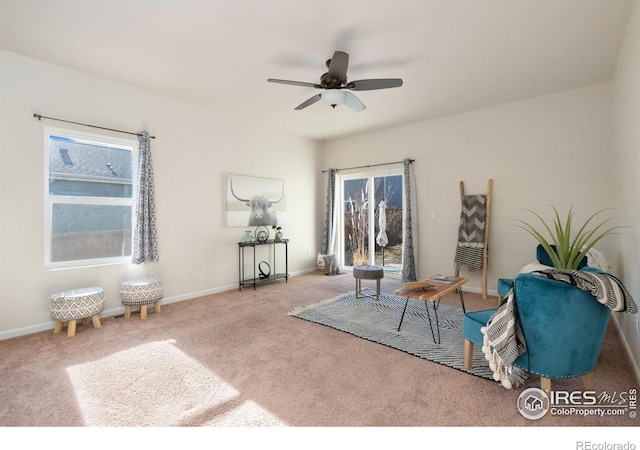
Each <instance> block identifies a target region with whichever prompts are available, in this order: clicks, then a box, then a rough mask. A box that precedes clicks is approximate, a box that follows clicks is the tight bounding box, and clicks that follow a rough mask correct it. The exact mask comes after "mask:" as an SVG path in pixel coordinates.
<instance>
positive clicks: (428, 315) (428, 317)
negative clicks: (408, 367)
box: [424, 302, 440, 344]
mask: <svg viewBox="0 0 640 450" xmlns="http://www.w3.org/2000/svg"><path fill="white" fill-rule="evenodd" d="M424 307H425V308H426V310H427V319H429V328H431V337H432V338H433V342H434V343H435V344H439V343H440V342H436V335H435V334H434V333H433V324H432V323H431V314H430V313H429V305H427V302H424ZM434 307H435V303H434ZM434 312H435V308H434ZM436 326H438V313H437V312H436ZM439 340H440V329H439V328H438V341H439Z"/></svg>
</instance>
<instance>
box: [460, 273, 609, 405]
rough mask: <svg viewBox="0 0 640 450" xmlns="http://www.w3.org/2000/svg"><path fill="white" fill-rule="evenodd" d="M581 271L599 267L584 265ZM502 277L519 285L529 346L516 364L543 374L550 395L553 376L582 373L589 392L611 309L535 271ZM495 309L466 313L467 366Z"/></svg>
mask: <svg viewBox="0 0 640 450" xmlns="http://www.w3.org/2000/svg"><path fill="white" fill-rule="evenodd" d="M581 270H584V271H592V270H594V269H590V268H588V267H584V266H583V268H582V269H581ZM502 281H503V286H502V288H503V289H505V288H510V287H511V286H513V289H514V295H515V306H516V314H517V317H518V320H519V322H520V325H521V328H522V332H523V335H524V341H525V343H526V347H527V350H526V352H525V353H523V354H522V355H520V356H519V357H518V358H517V359H516V360H515V362H514V363H513V365H514V366H516V367H519V368H521V369H523V370H525V371H526V372H528V373H529V374H534V375H539V376H540V377H541V382H540V384H541V389H542V390H544V391H545V392H547V394H548V393H549V392H550V391H551V380H552V379H559V378H573V377H578V376H582V377H583V381H584V385H585V388H586V389H587V390H593V381H592V377H591V372H592V371H593V370H594V368H595V367H596V363H597V361H598V356H599V354H600V349H601V347H602V342H603V340H604V335H605V332H606V329H607V325H608V322H609V317H610V315H611V309H610V308H608V307H607V306H605V305H603V304H601V303H600V302H598V300H597V299H596V298H595V297H594V296H593V295H592V294H591V292H589V291H585V290H582V289H580V288H578V287H576V286H573V285H572V284H570V283H566V282H564V281H559V280H554V279H549V278H545V277H543V276H540V275H536V274H532V273H521V274H518V275H517V276H516V277H515V278H514V279H513V280H502ZM499 289H500V287H499ZM507 291H508V289H507ZM500 294H501V295H506V294H507V292H501V293H500ZM495 312H496V310H495V309H490V310H484V311H474V312H467V313H466V314H465V316H464V319H463V330H462V333H463V336H464V338H465V349H464V361H465V367H466V368H467V369H470V368H471V360H472V354H473V346H474V344H475V345H479V346H482V345H483V334H482V332H481V328H482V327H484V326H485V325H486V324H487V322H488V321H489V319H490V318H491V316H493V314H494V313H495Z"/></svg>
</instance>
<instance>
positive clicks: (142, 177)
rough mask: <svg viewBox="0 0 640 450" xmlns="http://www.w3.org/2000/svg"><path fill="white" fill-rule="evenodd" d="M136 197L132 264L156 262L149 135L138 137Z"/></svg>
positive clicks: (154, 209) (156, 237)
mask: <svg viewBox="0 0 640 450" xmlns="http://www.w3.org/2000/svg"><path fill="white" fill-rule="evenodd" d="M138 144H139V145H138V196H137V202H136V226H135V230H134V234H133V257H132V262H133V263H134V264H142V263H145V262H153V261H158V260H159V259H160V256H159V254H158V232H157V231H156V199H155V192H154V185H153V164H152V163H151V145H150V143H149V133H148V132H147V131H142V132H141V133H140V134H139V135H138Z"/></svg>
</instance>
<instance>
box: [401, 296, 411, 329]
mask: <svg viewBox="0 0 640 450" xmlns="http://www.w3.org/2000/svg"><path fill="white" fill-rule="evenodd" d="M407 303H409V297H407V301H406V302H404V309H403V310H402V317H400V323H399V324H398V331H400V327H401V326H402V321H403V320H404V313H405V311H406V310H407Z"/></svg>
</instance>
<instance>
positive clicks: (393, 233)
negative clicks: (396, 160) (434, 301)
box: [340, 170, 404, 274]
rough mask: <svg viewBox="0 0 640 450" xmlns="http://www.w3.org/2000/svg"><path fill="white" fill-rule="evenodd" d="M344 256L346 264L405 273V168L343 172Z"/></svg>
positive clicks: (342, 225) (342, 216)
mask: <svg viewBox="0 0 640 450" xmlns="http://www.w3.org/2000/svg"><path fill="white" fill-rule="evenodd" d="M340 178H341V183H340V187H341V192H340V196H341V202H340V204H341V206H342V212H341V215H340V217H341V221H342V224H341V227H340V229H341V236H340V242H341V253H342V254H341V257H342V261H343V265H344V266H357V265H361V264H373V265H377V266H382V267H384V269H385V272H387V273H398V274H399V273H401V272H402V230H403V216H404V214H403V204H402V201H403V198H404V196H403V193H402V190H403V183H402V171H401V170H391V171H389V170H387V171H384V172H382V173H381V172H372V173H359V174H352V175H341V177H340Z"/></svg>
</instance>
